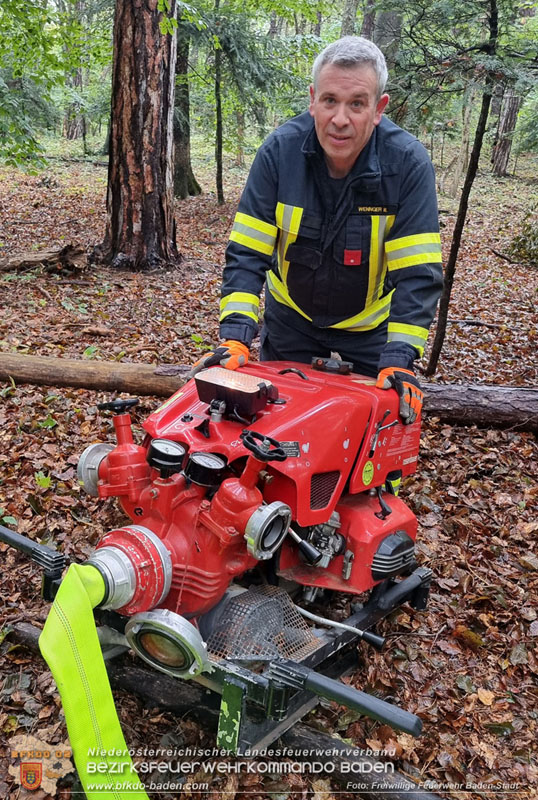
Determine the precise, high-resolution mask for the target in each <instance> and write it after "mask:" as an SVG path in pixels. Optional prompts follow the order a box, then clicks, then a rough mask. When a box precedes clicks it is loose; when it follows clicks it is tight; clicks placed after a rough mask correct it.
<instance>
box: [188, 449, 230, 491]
mask: <svg viewBox="0 0 538 800" xmlns="http://www.w3.org/2000/svg"><path fill="white" fill-rule="evenodd" d="M225 469H226V461H225V460H224V458H223V457H222V456H218V455H216V453H191V455H190V457H189V460H188V461H187V466H186V467H185V476H186V477H187V478H188V479H189V480H190V481H192V482H193V483H196V484H198V486H208V487H210V486H218V485H219V483H220V482H221V481H222V479H223V477H224V470H225Z"/></svg>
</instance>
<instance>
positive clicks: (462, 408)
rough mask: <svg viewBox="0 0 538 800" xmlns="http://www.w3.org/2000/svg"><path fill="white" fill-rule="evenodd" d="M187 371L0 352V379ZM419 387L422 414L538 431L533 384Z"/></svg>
mask: <svg viewBox="0 0 538 800" xmlns="http://www.w3.org/2000/svg"><path fill="white" fill-rule="evenodd" d="M189 369H190V367H189V366H186V365H183V366H181V365H179V366H174V365H161V366H152V365H150V364H131V363H126V362H121V363H120V362H115V361H94V360H88V361H82V360H77V359H70V358H51V357H50V356H30V355H23V354H20V353H0V381H7V380H9V379H10V378H11V379H13V380H14V381H15V383H35V384H38V385H44V386H75V387H78V388H82V389H97V390H99V391H108V392H127V393H129V394H134V395H156V396H159V397H169V396H170V395H171V394H173V392H175V391H176V390H177V389H178V388H179V387H180V386H182V384H183V383H184V382H185V380H186V377H187V374H188V372H189ZM423 388H424V395H425V401H424V411H425V413H426V414H428V415H430V416H434V417H439V419H441V420H442V421H444V422H448V423H451V424H454V425H478V426H479V427H494V428H512V429H514V430H519V431H532V432H534V433H538V387H520V386H485V385H482V384H461V385H460V384H434V383H426V382H423Z"/></svg>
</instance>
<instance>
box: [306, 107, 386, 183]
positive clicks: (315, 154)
mask: <svg viewBox="0 0 538 800" xmlns="http://www.w3.org/2000/svg"><path fill="white" fill-rule="evenodd" d="M305 114H308V111H306V112H305ZM308 115H309V114H308ZM309 116H310V115H309ZM380 124H381V123H380ZM377 143H378V126H376V127H375V128H374V130H373V133H372V135H371V136H370V138H369V140H368V143H367V144H366V147H364V148H363V150H361V152H360V153H359V156H358V158H357V160H356V161H355V163H354V165H353V167H352V169H351V172H350V173H349V174H348V176H347V178H348V180H347V181H346V184H345V185H346V187H347V186H349V185H350V184H353V186H357V185H358V186H359V188H360V189H362V190H363V191H366V192H373V191H375V190H376V189H377V188H378V187H379V184H380V181H381V167H380V164H379V157H378V154H377ZM301 151H302V153H303V154H304V156H305V157H306V158H307V159H308V160H309V161H311V163H312V164H313V165H315V164H321V163H324V161H325V159H324V156H323V149H322V147H321V145H320V143H319V139H318V137H317V134H316V129H315V127H314V120H313V118H312V117H310V124H309V130H308V132H307V134H306V136H305V138H304V141H303V144H302V148H301Z"/></svg>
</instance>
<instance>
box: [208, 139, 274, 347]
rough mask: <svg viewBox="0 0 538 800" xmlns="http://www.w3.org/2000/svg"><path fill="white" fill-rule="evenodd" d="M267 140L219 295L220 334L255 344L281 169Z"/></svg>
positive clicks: (254, 167) (236, 225)
mask: <svg viewBox="0 0 538 800" xmlns="http://www.w3.org/2000/svg"><path fill="white" fill-rule="evenodd" d="M270 149H271V148H270V144H269V143H268V142H266V143H265V144H264V145H262V147H261V148H260V150H258V153H257V155H256V158H255V159H254V162H253V164H252V167H251V170H250V173H249V176H248V179H247V183H246V185H245V189H244V191H243V194H242V196H241V200H240V202H239V208H238V211H237V214H236V215H235V220H234V224H233V227H232V231H231V233H230V240H229V242H228V246H227V248H226V266H225V267H224V273H223V281H222V289H221V301H220V335H221V337H222V338H223V339H236V340H238V341H240V342H243V343H244V344H246V345H247V346H250V343H251V342H252V339H253V338H254V337H255V336H256V334H257V332H258V312H259V305H260V293H261V291H262V288H263V285H264V283H265V273H266V270H267V269H269V268H270V267H271V265H272V262H273V253H274V250H275V244H276V238H277V233H278V229H277V226H276V224H275V209H276V204H277V188H278V180H277V170H276V167H275V164H274V161H273V158H272V156H271V152H270Z"/></svg>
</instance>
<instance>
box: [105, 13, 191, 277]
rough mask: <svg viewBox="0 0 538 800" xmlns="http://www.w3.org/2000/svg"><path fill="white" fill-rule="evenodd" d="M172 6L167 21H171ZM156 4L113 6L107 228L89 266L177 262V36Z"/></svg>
mask: <svg viewBox="0 0 538 800" xmlns="http://www.w3.org/2000/svg"><path fill="white" fill-rule="evenodd" d="M175 11H176V0H171V3H170V16H171V17H172V18H175ZM161 21H162V15H161V14H160V13H159V12H158V10H157V0H117V2H116V13H115V17H114V59H113V67H112V131H111V140H110V158H109V168H108V191H107V223H106V231H105V238H104V241H103V243H102V244H101V245H100V246H99V247H97V248H95V251H94V254H93V258H94V260H97V261H101V262H104V263H106V264H111V265H112V266H114V267H120V268H122V269H130V270H133V271H135V270H146V269H152V268H154V267H158V266H161V265H163V264H166V263H170V262H173V261H175V260H176V258H177V250H176V243H175V223H174V205H173V203H174V198H173V112H174V77H175V62H176V35H175V33H174V34H173V35H172V34H170V33H166V34H162V33H161V31H160V27H159V24H160V22H161Z"/></svg>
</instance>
